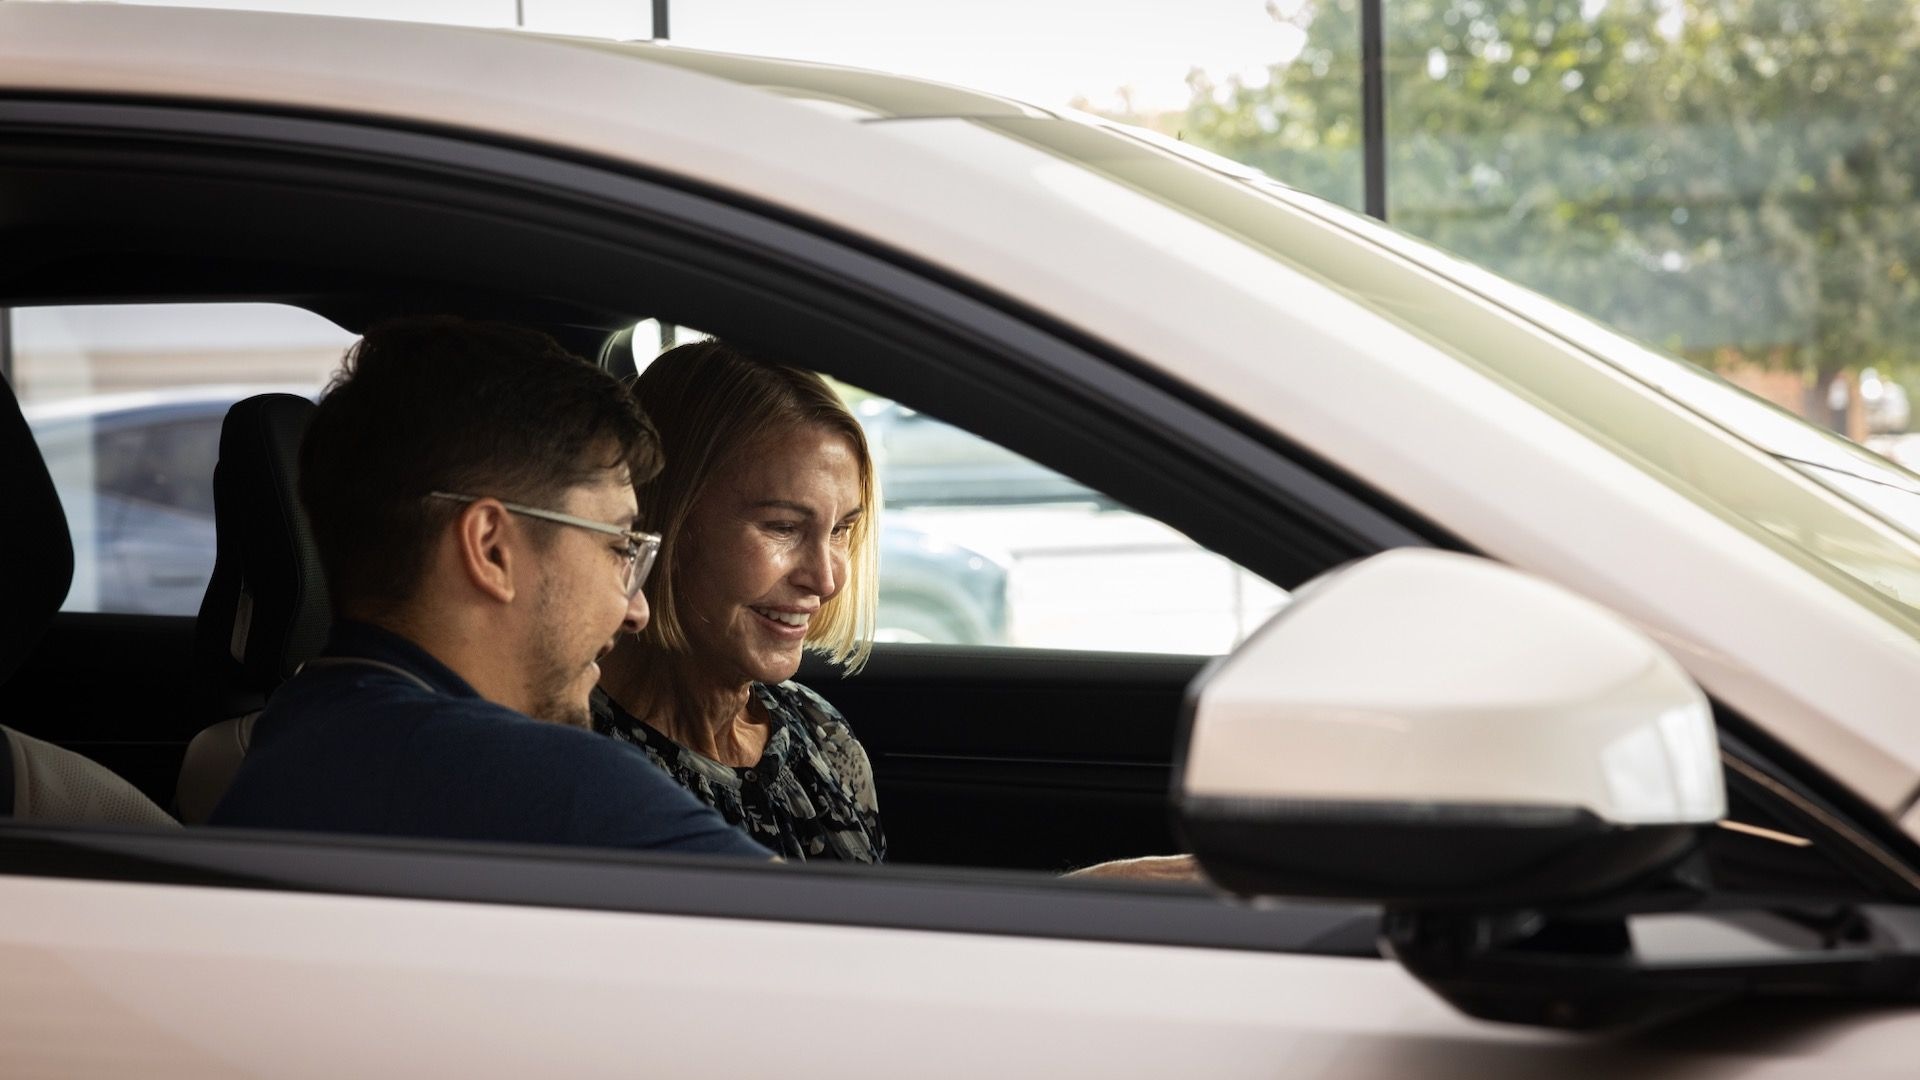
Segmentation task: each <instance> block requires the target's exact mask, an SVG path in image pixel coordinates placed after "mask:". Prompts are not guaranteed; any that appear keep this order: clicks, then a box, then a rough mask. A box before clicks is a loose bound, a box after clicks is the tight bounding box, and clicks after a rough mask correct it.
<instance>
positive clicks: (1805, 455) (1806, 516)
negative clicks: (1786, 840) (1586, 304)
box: [975, 118, 1920, 635]
mask: <svg viewBox="0 0 1920 1080" xmlns="http://www.w3.org/2000/svg"><path fill="white" fill-rule="evenodd" d="M975 123H978V124H980V125H981V126H984V127H990V128H994V129H996V130H999V131H1001V132H1002V133H1003V134H1006V135H1009V136H1012V137H1014V138H1017V139H1018V140H1019V141H1021V142H1023V143H1026V144H1028V145H1030V146H1036V147H1039V148H1041V149H1043V150H1046V151H1047V152H1049V153H1052V154H1055V155H1058V156H1060V157H1063V158H1067V159H1070V160H1072V161H1074V162H1076V163H1077V164H1079V165H1081V166H1082V167H1084V168H1086V169H1088V170H1090V171H1093V172H1097V173H1100V174H1102V175H1105V176H1106V177H1108V178H1109V179H1112V180H1115V181H1118V182H1120V183H1122V184H1125V185H1126V186H1128V187H1130V188H1132V189H1133V190H1135V191H1137V192H1140V193H1141V194H1144V195H1147V196H1149V197H1151V198H1154V199H1156V200H1158V201H1160V202H1162V203H1164V204H1166V205H1168V206H1171V207H1174V208H1177V209H1179V210H1180V211H1182V212H1183V213H1185V214H1186V215H1187V216H1188V217H1189V218H1191V219H1193V220H1195V221H1196V222H1199V223H1202V224H1204V225H1206V226H1208V227H1211V228H1213V229H1215V230H1218V231H1220V232H1223V233H1227V234H1230V235H1232V236H1234V237H1235V238H1237V239H1239V240H1240V241H1242V242H1243V243H1246V244H1248V245H1250V246H1252V247H1255V248H1259V249H1261V250H1263V251H1265V252H1267V253H1268V254H1269V255H1271V256H1272V257H1274V258H1275V259H1278V260H1280V261H1282V262H1286V263H1289V264H1291V265H1294V266H1297V267H1299V268H1301V269H1302V270H1305V271H1307V272H1309V273H1312V274H1313V275H1314V276H1316V277H1318V278H1319V279H1321V280H1323V281H1326V282H1328V283H1329V284H1331V285H1333V286H1335V287H1337V288H1340V289H1342V290H1344V291H1345V292H1347V293H1348V294H1349V295H1350V296H1351V297H1352V298H1353V299H1354V300H1356V301H1357V302H1359V303H1362V304H1365V305H1366V306H1367V307H1369V308H1371V309H1373V310H1374V311H1376V312H1378V313H1379V314H1381V315H1383V316H1385V317H1387V318H1390V319H1393V320H1395V321H1397V322H1399V323H1401V324H1403V325H1405V326H1407V327H1408V328H1409V329H1411V330H1413V331H1414V332H1416V333H1418V334H1420V335H1421V336H1422V337H1423V338H1425V339H1426V340H1428V341H1430V342H1433V343H1434V344H1436V345H1437V346H1439V347H1441V348H1443V349H1445V350H1446V351H1447V352H1448V353H1450V354H1451V355H1453V356H1454V357H1456V358H1457V359H1458V360H1460V361H1461V362H1462V363H1465V364H1468V365H1470V366H1472V367H1475V368H1477V369H1479V370H1481V371H1483V372H1485V373H1486V374H1488V375H1489V376H1492V377H1493V378H1495V379H1497V380H1499V381H1501V382H1503V383H1505V384H1506V385H1508V386H1509V387H1510V388H1512V389H1514V390H1515V391H1517V392H1519V393H1521V394H1522V395H1523V396H1526V397H1528V398H1530V399H1531V400H1533V401H1535V402H1536V403H1538V404H1539V405H1540V406H1541V407H1542V408H1544V409H1546V410H1547V411H1549V412H1551V413H1554V414H1555V415H1557V416H1559V417H1561V418H1562V419H1563V420H1565V421H1566V422H1568V423H1570V424H1572V425H1573V426H1575V427H1577V428H1579V429H1581V430H1583V431H1584V432H1586V433H1587V434H1589V435H1590V436H1592V437H1593V438H1595V439H1597V440H1599V441H1601V442H1603V443H1606V444H1607V445H1609V446H1610V447H1611V448H1612V449H1614V450H1615V451H1616V452H1617V453H1619V454H1620V455H1621V457H1623V458H1625V459H1626V460H1629V461H1632V462H1634V463H1635V464H1636V465H1638V466H1640V467H1641V468H1643V469H1645V470H1646V471H1647V472H1649V473H1650V474H1652V475H1654V476H1656V477H1658V478H1659V479H1661V480H1662V481H1663V482H1665V483H1667V484H1668V485H1670V486H1671V487H1673V488H1674V489H1675V490H1677V491H1680V492H1682V493H1683V494H1685V495H1687V496H1688V497H1689V498H1691V499H1693V500H1694V501H1696V502H1698V503H1699V504H1701V505H1702V506H1704V507H1706V508H1708V509H1711V510H1713V511H1714V512H1715V513H1717V514H1719V515H1720V516H1721V517H1722V518H1723V519H1725V520H1727V521H1729V522H1730V523H1732V524H1735V525H1736V526H1738V527H1740V528H1742V529H1743V530H1744V531H1746V532H1748V533H1749V535H1752V536H1754V537H1755V538H1756V539H1759V540H1761V541H1763V542H1764V543H1766V544H1768V546H1770V547H1772V548H1774V549H1775V550H1778V551H1780V552H1782V553H1783V554H1785V555H1787V556H1788V557H1790V558H1792V559H1794V560H1795V561H1796V562H1798V563H1800V564H1801V565H1802V566H1804V567H1806V568H1807V569H1808V570H1810V571H1812V572H1814V573H1815V574H1817V575H1819V576H1821V577H1823V578H1825V579H1826V580H1828V581H1830V582H1832V583H1833V584H1835V585H1836V586H1838V587H1840V588H1842V589H1844V590H1846V591H1847V592H1849V593H1851V594H1852V595H1854V596H1856V597H1858V598H1859V599H1861V600H1862V601H1863V602H1865V603H1867V604H1869V606H1872V607H1875V608H1876V609H1878V610H1880V611H1882V612H1883V614H1886V615H1888V616H1889V617H1892V618H1894V619H1896V620H1897V621H1898V622H1900V623H1901V624H1902V625H1904V627H1905V628H1906V629H1907V631H1908V632H1909V633H1914V634H1916V635H1920V480H1917V479H1916V478H1915V477H1914V476H1912V475H1911V474H1909V473H1907V472H1906V471H1904V470H1902V469H1900V468H1898V467H1897V466H1894V465H1893V464H1891V463H1890V462H1887V461H1885V460H1883V459H1880V458H1878V457H1877V456H1875V455H1873V454H1871V453H1869V452H1867V451H1865V450H1863V449H1861V448H1859V447H1856V446H1854V445H1853V444H1851V443H1848V442H1846V441H1845V440H1842V439H1839V438H1837V437H1834V436H1830V435H1827V434H1825V433H1823V432H1821V431H1819V430H1817V429H1815V428H1813V427H1812V426H1811V425H1808V424H1807V423H1805V422H1804V421H1802V420H1800V419H1798V418H1797V417H1794V416H1792V415H1790V414H1788V413H1785V412H1783V411H1781V410H1779V409H1777V408H1775V407H1774V406H1772V405H1769V404H1767V403H1765V402H1763V401H1761V400H1759V399H1757V398H1754V397H1752V396H1751V395H1748V394H1747V393H1746V392H1745V391H1742V390H1739V389H1738V388H1736V387H1733V386H1732V385H1730V384H1728V383H1726V382H1725V381H1723V380H1721V379H1719V378H1718V377H1717V376H1714V375H1711V374H1709V373H1707V372H1705V371H1703V370H1701V369H1699V368H1697V367H1694V366H1693V365H1690V364H1687V363H1684V362H1682V361H1679V360H1675V359H1673V358H1672V357H1669V356H1665V355H1663V354H1661V353H1659V352H1657V351H1654V350H1652V349H1649V348H1647V347H1645V346H1643V345H1640V344H1639V343H1637V342H1634V341H1632V340H1630V339H1628V338H1626V337H1624V336H1623V335H1620V334H1618V333H1616V332H1614V331H1611V330H1609V329H1607V328H1606V327H1604V326H1601V325H1600V324H1598V323H1596V322H1594V321H1593V320H1591V319H1589V318H1586V317H1585V316H1582V315H1579V314H1577V313H1575V312H1573V311H1571V310H1569V309H1567V308H1565V307H1562V306H1561V305H1559V304H1556V303H1554V302H1553V301H1550V300H1547V299H1545V298H1543V297H1541V296H1539V295H1538V294H1536V293H1533V292H1531V291H1529V290H1527V289H1525V288H1522V287H1520V286H1518V285H1515V284H1513V283H1511V282H1508V281H1506V280H1505V279H1503V278H1500V277H1498V276H1497V275H1494V274H1492V273H1489V272H1487V271H1485V270H1482V269H1480V268H1479V267H1476V266H1474V265H1472V264H1470V263H1467V262H1465V261H1463V260H1461V259H1458V258H1456V257H1454V256H1452V255H1449V254H1447V253H1446V252H1444V251H1441V250H1440V249H1438V248H1435V247H1433V246H1431V245H1429V244H1426V243H1423V242H1421V241H1419V240H1415V239H1413V238H1411V237H1408V236H1405V235H1403V234H1401V233H1399V232H1397V231H1395V230H1393V229H1391V228H1388V227H1386V226H1384V225H1382V224H1380V223H1379V222H1377V221H1375V220H1373V219H1371V218H1367V217H1365V216H1363V215H1360V214H1358V213H1355V212H1353V211H1351V210H1348V209H1346V208H1344V207H1341V206H1338V205H1335V204H1333V203H1331V202H1328V201H1326V200H1324V199H1320V198H1318V197H1315V196H1312V195H1307V194H1304V193H1301V192H1298V191H1295V190H1293V189H1291V188H1287V187H1285V186H1283V185H1281V184H1278V183H1276V182H1274V181H1272V180H1270V179H1267V178H1266V177H1264V176H1261V175H1259V174H1257V173H1253V172H1251V171H1250V170H1248V169H1247V168H1245V167H1244V166H1240V165H1236V164H1233V163H1231V162H1224V161H1223V160H1221V159H1219V158H1217V157H1215V156H1214V155H1211V154H1207V153H1205V152H1203V151H1195V150H1193V149H1192V148H1189V147H1187V146H1185V145H1184V144H1181V143H1177V142H1174V141H1171V140H1167V139H1164V138H1161V137H1158V136H1155V135H1153V134H1152V133H1148V132H1141V131H1138V130H1136V129H1130V128H1124V127H1121V126H1118V125H1111V124H1107V123H1104V122H1098V121H1089V122H1086V123H1062V122H1059V121H1051V122H1044V121H1033V120H1027V119H998V118H996V119H990V120H989V119H980V120H976V121H975ZM1094 127H1100V128H1105V129H1106V130H1107V132H1108V133H1109V134H1118V135H1120V136H1121V138H1118V139H1116V138H1094V137H1091V134H1090V132H1089V129H1090V128H1094ZM1174 159H1180V161H1178V162H1177V161H1176V160H1174ZM1181 162H1184V163H1185V164H1181ZM1192 165H1199V166H1201V167H1200V168H1193V167H1191V166H1192ZM1342 235H1344V237H1346V238H1347V239H1346V241H1345V242H1330V238H1337V237H1339V236H1342ZM1355 239H1357V240H1360V241H1362V242H1363V243H1365V244H1367V245H1371V246H1373V247H1375V248H1377V249H1380V250H1382V251H1384V252H1387V253H1390V254H1391V255H1394V256H1397V257H1398V258H1397V259H1380V258H1373V257H1356V251H1357V249H1356V248H1355V247H1354V245H1353V243H1352V242H1351V241H1352V240H1355ZM1515 315H1518V316H1520V318H1519V319H1516V318H1514V317H1513V316H1515ZM1702 421H1705V422H1704V423H1703V422H1702Z"/></svg>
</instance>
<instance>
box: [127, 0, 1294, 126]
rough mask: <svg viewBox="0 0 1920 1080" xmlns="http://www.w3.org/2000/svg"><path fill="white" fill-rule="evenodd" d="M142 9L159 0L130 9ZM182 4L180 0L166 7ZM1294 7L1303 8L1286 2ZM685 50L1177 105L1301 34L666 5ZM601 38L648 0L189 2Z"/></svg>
mask: <svg viewBox="0 0 1920 1080" xmlns="http://www.w3.org/2000/svg"><path fill="white" fill-rule="evenodd" d="M126 2H135V3H149V2H155V0H126ZM174 2H176V3H178V2H179V0H174ZM1288 2H1290V3H1298V2H1299V0H1288ZM670 3H671V7H670V11H669V20H668V23H669V25H668V29H669V31H670V35H669V36H670V37H671V39H672V40H673V41H674V42H676V43H678V44H682V45H688V46H692V47H696V48H705V49H717V50H721V51H726V52H743V53H755V54H759V55H765V56H785V57H794V58H797V59H803V60H816V61H823V62H827V63H836V64H850V65H853V66H856V67H865V68H875V69H878V70H882V71H894V72H901V73H904V74H909V75H918V76H921V77H924V78H931V79H938V80H941V81H943V82H951V83H956V84H959V85H962V86H970V87H973V88H976V89H980V90H987V91H991V92H993V93H997V94H1001V95H1004V96H1007V97H1013V98H1018V99H1021V100H1024V101H1029V102H1032V103H1034V104H1036V105H1042V106H1048V107H1059V106H1066V105H1070V104H1073V103H1074V102H1075V100H1076V99H1080V100H1084V101H1087V102H1089V103H1091V104H1092V105H1094V106H1095V107H1097V108H1115V107H1118V106H1119V105H1121V104H1122V102H1123V101H1124V100H1128V99H1130V100H1131V101H1132V103H1133V105H1134V107H1136V108H1138V109H1140V110H1142V111H1158V110H1164V109H1178V108H1181V107H1183V106H1184V105H1185V104H1186V103H1187V100H1188V97H1189V92H1188V89H1187V82H1186V80H1187V74H1188V72H1189V71H1191V70H1193V69H1194V68H1199V69H1202V70H1204V71H1206V72H1207V73H1208V74H1209V75H1210V76H1212V77H1213V78H1214V80H1215V81H1216V82H1222V81H1224V80H1225V79H1226V78H1227V77H1228V76H1233V75H1238V76H1240V77H1241V78H1243V79H1246V80H1249V81H1258V80H1260V79H1261V78H1263V77H1264V72H1265V70H1266V68H1267V66H1268V65H1270V64H1272V63H1275V62H1276V61H1282V60H1287V59H1291V58H1292V57H1293V55H1294V54H1295V53H1296V52H1298V51H1299V48H1300V35H1299V32H1298V31H1297V30H1295V29H1293V28H1292V27H1291V26H1288V25H1286V24H1285V23H1283V22H1281V21H1277V20H1276V19H1275V18H1274V17H1273V16H1272V15H1270V14H1268V11H1267V4H1266V2H1265V0H670ZM192 6H197V7H224V8H248V9H253V10H261V11H301V12H314V13H325V14H336V15H354V16H362V17H368V18H390V19H407V20H413V21H419V22H440V23H458V24H462V25H469V26H513V25H515V24H516V22H515V21H516V18H518V19H520V20H521V23H520V24H521V25H525V26H526V27H528V28H529V29H535V30H545V31H551V32H556V33H570V34H586V35H592V36H599V37H615V38H644V37H650V36H652V0H517V3H516V0H197V2H195V3H194V4H193V5H192Z"/></svg>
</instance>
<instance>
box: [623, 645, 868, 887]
mask: <svg viewBox="0 0 1920 1080" xmlns="http://www.w3.org/2000/svg"><path fill="white" fill-rule="evenodd" d="M752 693H753V695H754V699H755V700H757V701H758V702H759V703H760V705H761V707H762V708H764V709H765V710H766V713H767V716H768V718H769V720H770V725H771V728H772V730H771V731H769V732H768V733H767V748H766V750H765V751H764V752H762V753H761V755H760V760H759V761H758V762H756V763H755V764H753V765H752V766H749V767H746V768H739V767H736V766H733V765H723V764H721V763H720V762H718V761H715V760H713V759H712V758H710V757H707V756H705V755H704V754H698V753H695V752H694V751H692V750H689V749H687V748H686V747H684V746H681V745H680V744H679V743H677V742H674V741H673V740H672V739H669V738H667V737H666V736H665V735H662V734H660V733H659V732H658V731H655V730H654V729H653V728H651V727H648V726H647V724H646V722H645V721H642V720H640V719H638V718H636V717H634V716H633V715H632V714H630V713H628V712H627V710H625V709H623V708H621V707H620V705H619V704H618V703H617V702H615V701H614V700H613V699H612V698H610V697H608V696H607V695H606V694H605V693H604V692H602V691H600V690H595V691H594V692H593V706H592V707H593V727H594V730H595V731H598V732H600V733H602V734H604V735H611V736H613V737H614V738H616V739H620V740H623V741H625V742H629V743H632V744H633V745H635V746H638V747H639V748H640V749H641V750H643V751H645V752H646V755H647V757H649V758H651V759H653V763H654V764H655V765H658V766H660V767H661V768H662V769H665V770H666V772H667V775H669V776H671V777H673V778H674V779H675V780H677V781H679V783H680V785H681V786H682V787H684V788H686V789H687V790H688V791H690V792H692V793H693V794H694V796H695V797H696V798H698V799H700V800H701V801H702V802H704V803H706V804H707V805H709V806H711V807H713V808H714V809H715V810H718V811H720V815H721V816H722V817H724V818H726V819H727V820H728V821H730V822H732V823H733V824H734V825H736V826H738V827H739V828H741V829H742V830H743V831H745V832H746V834H747V835H748V836H751V837H753V838H754V839H755V840H757V841H759V842H760V843H761V844H763V845H765V846H766V847H767V848H769V849H771V850H772V851H774V852H777V853H778V854H780V855H783V856H785V857H787V858H789V859H840V860H842V861H845V862H864V863H877V862H883V861H885V859H886V857H887V839H886V836H885V834H883V833H882V832H881V831H880V808H879V804H878V802H877V801H876V800H875V799H874V794H873V769H872V767H871V766H870V765H869V764H868V762H867V752H866V750H865V749H864V748H862V747H861V745H860V740H858V739H856V738H854V737H853V731H852V729H850V728H848V727H847V722H846V720H845V719H844V718H843V717H841V715H840V712H839V710H837V709H835V708H834V707H833V706H832V705H829V704H827V701H826V699H825V698H823V697H821V696H820V695H819V694H816V693H814V692H813V691H811V690H809V689H807V688H806V687H804V686H802V685H800V684H799V683H797V682H791V681H789V682H783V683H781V684H779V685H778V686H768V685H766V684H764V683H754V684H753V686H752Z"/></svg>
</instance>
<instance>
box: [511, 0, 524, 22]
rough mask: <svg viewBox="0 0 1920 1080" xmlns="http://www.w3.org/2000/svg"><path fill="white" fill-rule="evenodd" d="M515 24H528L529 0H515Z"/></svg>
mask: <svg viewBox="0 0 1920 1080" xmlns="http://www.w3.org/2000/svg"><path fill="white" fill-rule="evenodd" d="M513 25H515V26H518V27H522V28H524V27H525V26H526V25H527V0H513Z"/></svg>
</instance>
